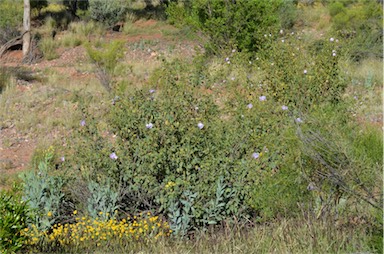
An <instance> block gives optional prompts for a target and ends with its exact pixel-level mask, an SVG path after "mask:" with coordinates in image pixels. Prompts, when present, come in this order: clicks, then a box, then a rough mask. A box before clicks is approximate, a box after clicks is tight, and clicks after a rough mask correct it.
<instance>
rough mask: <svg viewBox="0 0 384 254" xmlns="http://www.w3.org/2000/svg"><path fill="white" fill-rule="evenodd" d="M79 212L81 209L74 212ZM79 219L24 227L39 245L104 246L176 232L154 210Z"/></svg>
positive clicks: (150, 239)
mask: <svg viewBox="0 0 384 254" xmlns="http://www.w3.org/2000/svg"><path fill="white" fill-rule="evenodd" d="M76 213H77V211H74V212H73V214H76ZM75 221H76V222H75V223H72V224H70V223H66V224H63V225H62V224H60V223H59V224H55V225H53V227H52V228H51V229H50V230H48V231H45V232H39V231H38V230H37V228H36V227H33V229H32V230H30V229H24V230H23V234H24V235H27V236H29V240H28V242H27V244H29V245H36V244H37V243H38V242H39V241H40V240H41V241H45V242H50V243H53V244H55V245H56V244H59V245H61V246H71V245H72V246H80V245H84V246H90V245H95V246H100V245H102V244H103V243H104V244H107V243H108V242H109V241H119V242H129V241H141V242H150V241H153V240H157V239H158V238H159V237H167V236H169V235H170V234H171V232H172V231H171V230H170V227H169V225H168V223H167V222H163V221H161V220H160V219H159V217H158V216H151V214H150V213H147V214H140V215H139V216H134V217H133V218H131V217H127V218H124V219H122V220H117V219H115V218H109V219H106V220H101V219H99V218H96V219H93V218H89V217H85V216H83V217H77V218H76V219H75Z"/></svg>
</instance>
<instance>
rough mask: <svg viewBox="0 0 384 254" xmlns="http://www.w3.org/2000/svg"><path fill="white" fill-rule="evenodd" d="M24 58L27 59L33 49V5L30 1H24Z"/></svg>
mask: <svg viewBox="0 0 384 254" xmlns="http://www.w3.org/2000/svg"><path fill="white" fill-rule="evenodd" d="M23 30H24V31H23V33H24V35H23V57H24V58H25V57H26V56H27V55H28V53H29V51H30V48H31V3H30V0H24V18H23Z"/></svg>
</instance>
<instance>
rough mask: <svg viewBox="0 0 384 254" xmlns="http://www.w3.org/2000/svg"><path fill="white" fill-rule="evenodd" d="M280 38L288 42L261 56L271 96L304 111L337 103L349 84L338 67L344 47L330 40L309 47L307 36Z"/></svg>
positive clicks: (295, 35)
mask: <svg viewBox="0 0 384 254" xmlns="http://www.w3.org/2000/svg"><path fill="white" fill-rule="evenodd" d="M279 36H280V37H282V38H285V40H284V42H281V41H280V40H276V41H274V42H273V43H271V47H270V48H269V49H267V50H262V51H260V52H259V53H258V56H259V57H260V60H259V61H258V65H259V66H260V68H262V70H263V71H265V73H266V75H265V76H266V77H265V79H264V80H263V81H262V83H263V85H264V86H265V89H266V90H267V92H268V93H269V94H270V95H271V96H273V97H274V98H275V99H276V100H277V101H278V102H280V103H282V104H284V105H288V106H289V105H294V106H295V108H297V109H300V110H301V111H305V110H307V109H308V108H309V107H312V106H314V105H318V104H319V103H322V102H332V103H337V102H338V101H339V100H340V97H341V95H342V93H343V92H344V89H345V87H346V84H347V81H346V77H345V76H344V75H343V73H341V71H340V68H339V63H338V62H339V58H340V55H341V54H342V51H343V47H342V44H343V43H342V42H341V41H339V40H335V39H334V38H329V39H322V40H318V41H316V42H315V43H313V44H312V45H309V46H308V45H307V44H305V43H303V41H302V38H301V37H303V36H305V35H304V34H301V33H295V34H289V33H288V34H286V33H284V32H283V33H282V34H280V35H279ZM288 65H289V68H287V66H288Z"/></svg>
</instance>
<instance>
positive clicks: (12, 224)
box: [0, 189, 31, 253]
mask: <svg viewBox="0 0 384 254" xmlns="http://www.w3.org/2000/svg"><path fill="white" fill-rule="evenodd" d="M30 221H31V218H30V214H29V208H28V206H27V202H24V201H23V200H22V199H21V195H20V193H19V191H17V189H14V190H13V191H1V192H0V251H1V253H13V252H16V251H19V250H21V249H22V248H23V247H24V244H25V241H26V240H27V238H26V236H24V235H23V233H22V231H23V230H24V229H25V228H27V227H28V224H29V223H30Z"/></svg>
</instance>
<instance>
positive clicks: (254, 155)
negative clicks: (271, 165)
mask: <svg viewBox="0 0 384 254" xmlns="http://www.w3.org/2000/svg"><path fill="white" fill-rule="evenodd" d="M252 157H253V158H254V159H257V158H259V157H260V154H259V153H253V154H252Z"/></svg>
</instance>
